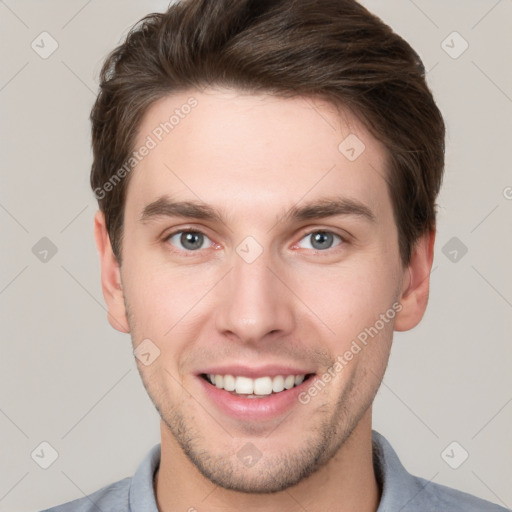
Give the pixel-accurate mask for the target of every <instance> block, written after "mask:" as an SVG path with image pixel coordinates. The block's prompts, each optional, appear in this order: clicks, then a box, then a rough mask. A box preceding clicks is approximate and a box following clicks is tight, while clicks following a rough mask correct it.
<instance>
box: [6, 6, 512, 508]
mask: <svg viewBox="0 0 512 512" xmlns="http://www.w3.org/2000/svg"><path fill="white" fill-rule="evenodd" d="M363 3H364V5H366V6H367V7H368V8H369V9H370V10H372V11H373V12H375V13H376V14H378V15H379V16H380V17H382V19H383V20H384V21H385V22H387V23H388V24H390V25H391V26H392V27H393V28H394V29H395V30H396V31H397V32H398V33H399V34H400V35H402V36H403V37H404V38H405V39H407V40H408V41H409V42H410V43H411V44H412V46H413V47H414V48H415V49H416V50H417V51H418V53H419V54H420V55H421V57H422V59H423V60H424V63H425V67H426V69H427V70H428V81H429V84H430V86H431V88H432V89H433V92H434V95H435V97H436V99H437V101H438V104H439V106H440V108H441V110H442V112H443V114H444V116H445V118H446V122H447V128H448V136H447V155H446V156H447V159H446V176H445V180H444V185H443V190H442V193H441V196H440V198H439V205H440V208H439V226H438V235H437V243H436V255H435V260H434V271H433V273H432V280H431V299H430V304H429V308H428V310H427V313H426V315H425V318H424V320H423V322H422V323H421V324H420V326H418V327H417V328H416V329H414V330H413V331H411V332H408V333H399V334H397V335H396V336H395V343H394V346H393V350H392V356H391V360H390V365H389V368H388V372H387V374H386V377H385V379H384V383H383V385H382V387H381V389H380V391H379V394H378V396H377V399H376V402H375V407H374V428H375V429H376V430H378V431H380V432H381V433H382V434H384V435H385V436H386V437H387V438H388V439H389V440H390V441H391V443H392V445H393V446H394V448H395V449H396V450H397V452H398V454H399V456H400V457H401V459H402V462H403V464H404V465H405V466H406V468H407V469H408V470H409V471H410V472H412V473H414V474H418V475H420V476H423V477H424V478H427V479H429V480H430V479H432V480H433V481H434V482H437V483H443V484H445V485H449V486H452V487H456V488H458V489H461V490H464V491H467V492H471V493H473V494H476V495H477V496H481V497H483V498H485V499H488V500H491V501H494V502H496V503H501V504H502V505H505V506H507V507H509V508H510V507H511V506H512V486H511V485H510V484H511V473H512V470H511V467H512V428H511V419H512V404H511V401H512V386H511V381H512V378H511V371H510V368H511V362H512V361H511V359H512V357H511V356H512V345H511V343H510V341H511V334H510V333H511V332H512V277H511V272H510V261H512V242H511V217H512V188H511V187H512V173H511V168H510V156H509V152H510V149H511V142H512V138H511V135H512V126H511V125H512V69H511V65H510V62H511V59H510V55H511V49H512V1H511V0H500V1H483V0H481V1H477V0H458V1H451V2H445V1H441V0H437V1H430V2H427V1H424V0H415V1H412V0H393V1H387V2H382V1H379V0H365V1H364V2H363ZM166 5H167V2H164V1H146V2H134V1H126V0H123V1H120V0H115V1H113V0H107V1H105V0H103V1H101V2H100V1H99V0H89V1H83V0H82V1H74V0H73V1H70V0H66V1H64V0H61V1H54V0H51V1H50V0H46V1H40V0H38V1H35V0H32V1H14V0H8V1H7V0H6V1H0V43H1V44H0V52H1V63H2V65H1V69H0V108H1V118H0V123H1V124H0V126H1V128H0V130H1V132H0V140H1V144H2V151H1V162H0V168H1V182H0V222H1V226H2V251H1V258H2V264H1V266H0V272H1V273H0V314H1V322H2V324H1V325H2V342H1V355H0V375H1V386H0V432H1V437H0V460H1V461H2V463H1V465H0V511H10V512H12V511H20V512H23V511H30V510H38V509H41V508H46V507H49V506H51V505H56V504H58V503H61V502H64V501H68V500H71V499H74V498H77V497H81V496H83V495H84V494H88V493H91V492H93V491H95V490H97V489H99V488H100V487H102V486H104V485H106V484H108V483H111V482H114V481H116V480H119V479H121V478H124V477H126V476H131V475H132V474H133V472H134V471H135V469H136V467H137V465H138V464H139V462H140V461H141V459H142V458H143V456H144V455H145V453H146V452H147V451H148V450H149V448H150V447H151V446H153V445H154V444H155V443H157V442H159V421H158V420H159V418H158V415H157V413H156V411H155V410H154V408H153V406H152V404H151V402H150V400H149V398H148V397H147V395H146V393H145V391H144V388H143V386H142V384H141V382H140V380H139V376H138V373H137V370H136V366H135V362H134V359H133V355H132V353H131V342H130V338H129V336H128V335H123V334H120V333H118V332H117V331H114V330H113V329H112V328H111V327H110V326H109V325H108V323H107V320H106V311H105V307H104V302H103V297H102V293H101V286H100V273H99V263H98V257H97V252H96V248H95V245H94V238H93V231H92V227H93V216H94V213H95V211H96V202H95V199H94V197H93V194H92V192H91V191H90V189H89V185H88V178H89V169H90V163H91V152H90V142H89V121H88V115H89V111H90V108H91V105H92V102H93V100H94V97H95V91H96V90H97V76H98V73H99V69H100V66H101V62H102V60H103V58H104V56H105V55H106V54H107V52H108V51H110V50H111V49H112V48H113V47H114V46H115V45H116V44H118V43H119V42H120V39H121V37H122V36H123V35H125V34H126V32H127V30H128V28H129V27H130V26H131V25H132V24H133V23H134V22H136V21H137V20H138V19H139V18H140V17H142V16H143V15H145V14H147V13H149V12H152V11H160V10H163V9H164V8H165V7H166ZM43 31H47V32H48V33H49V34H51V36H52V37H53V38H54V39H55V40H56V41H57V42H58V45H59V46H58V49H57V50H56V51H55V52H54V53H53V54H52V55H51V56H49V57H48V58H47V59H43V58H41V57H40V55H39V54H38V53H36V52H35V51H34V50H33V49H32V47H31V44H32V41H34V40H35V42H36V43H38V41H39V45H40V46H42V45H43V44H42V43H41V42H40V41H41V37H40V36H39V34H41V32H43ZM453 31H457V32H458V33H459V34H460V35H461V36H462V38H464V40H465V41H467V43H468V44H469V47H468V48H467V50H466V51H465V52H464V53H462V54H461V55H459V56H458V57H457V58H453V55H455V54H456V53H459V52H460V50H461V49H462V48H463V46H462V45H463V44H464V43H463V40H462V39H460V38H458V36H455V38H454V36H450V37H448V36H449V35H450V34H451V33H452V32H453ZM45 37H46V36H45ZM447 37H448V39H447ZM45 41H46V42H45V43H44V46H45V48H46V50H48V48H50V41H49V39H46V40H45ZM443 41H445V43H443ZM447 51H448V52H451V53H452V56H450V55H449V54H448V53H447ZM42 237H48V238H49V239H50V240H51V241H52V242H53V244H55V246H56V248H57V253H56V254H55V255H54V256H53V257H50V256H51V253H49V255H48V256H47V261H46V262H42V261H40V259H39V258H38V257H36V255H35V254H34V253H33V251H32V248H33V247H34V245H35V244H36V243H38V241H39V240H40V239H41V238H42ZM453 237H456V238H457V240H455V241H452V242H449V241H450V240H451V239H452V238H453ZM447 244H448V245H447ZM452 244H455V245H452ZM462 244H463V245H462ZM463 246H465V247H466V248H467V253H466V254H465V255H462V251H461V248H463ZM443 248H444V249H443ZM453 250H456V251H457V253H456V261H452V260H453V259H454V257H455V253H454V252H453ZM36 252H37V251H36ZM450 252H451V254H450ZM43 441H46V442H48V443H50V445H51V446H52V447H53V448H54V449H55V450H56V451H57V452H58V458H57V460H56V461H55V462H54V463H53V464H52V465H51V466H50V467H49V468H48V469H42V468H41V467H40V466H39V465H38V463H36V461H35V460H34V459H36V460H37V461H38V462H39V463H44V460H43V459H44V457H48V454H49V451H48V450H46V451H45V452H44V453H45V456H44V457H40V458H39V459H38V458H37V457H36V456H34V459H33V458H32V457H31V453H33V452H34V450H35V449H36V448H38V447H39V445H40V443H41V442H43ZM453 441H456V442H457V443H458V445H457V446H455V449H454V451H451V449H452V448H453V446H452V447H451V448H449V449H448V450H447V452H446V451H445V448H446V447H447V446H448V445H450V443H452V442H453ZM459 446H460V447H462V448H460V447H459ZM462 449H464V450H466V451H467V452H468V453H469V457H468V458H467V460H465V461H464V463H462V464H461V465H460V466H459V467H458V468H457V469H453V468H452V467H450V466H449V465H448V463H447V462H446V461H447V460H448V461H449V462H450V463H451V464H452V465H458V464H459V463H460V461H461V460H462V458H461V457H462V456H461V454H462V453H463V452H462V451H461V450H462ZM43 451H44V450H43ZM36 453H41V452H40V448H39V452H38V451H37V450H36ZM442 453H445V456H444V458H443V457H442ZM446 453H448V455H450V457H447V455H446ZM47 462H48V460H47ZM200 503H201V504H200V505H199V504H198V506H197V508H198V510H208V502H207V500H206V501H204V502H200Z"/></svg>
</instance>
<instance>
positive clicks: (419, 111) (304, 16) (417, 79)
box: [91, 0, 445, 265]
mask: <svg viewBox="0 0 512 512" xmlns="http://www.w3.org/2000/svg"><path fill="white" fill-rule="evenodd" d="M207 86H227V87H231V88H235V89H240V90H243V91H247V92H254V93H270V94H274V95H278V96H279V95H281V96H285V97H290V96H295V95H308V96H319V97H323V98H326V99H328V100H329V101H331V102H332V103H333V104H335V105H341V106H344V107H346V108H348V109H350V110H351V111H352V112H354V113H355V114H356V115H357V116H358V118H359V119H361V121H362V122H363V123H364V124H365V126H366V127H367V129H368V130H369V131H370V132H371V133H372V134H373V135H374V136H375V137H376V138H377V139H378V140H380V141H381V142H382V143H383V144H384V145H385V147H386V148H387V150H388V154H387V157H388V159H387V170H386V172H387V176H386V179H387V183H388V191H389V194H390V197H391V201H392V204H393V212H394V217H395V221H396V224H397V228H398V236H399V249H400V257H401V260H402V263H403V264H404V265H407V264H408V263H409V261H410V256H411V250H412V247H413V245H414V242H415V241H416V240H417V239H418V238H419V237H420V236H421V235H422V234H424V233H425V232H427V231H429V230H431V229H434V228H435V217H436V206H435V200H436V197H437V195H438V193H439V189H440V186H441V181H442V175H443V169H444V137H445V126H444V122H443V118H442V115H441V113H440V111H439V109H438V107H437V106H436V104H435V102H434V99H433V97H432V94H431V92H430V89H429V87H428V86H427V84H426V81H425V69H424V67H423V64H422V62H421V59H420V58H419V57H418V55H417V53H416V52H415V51H414V50H413V49H412V48H411V46H410V45H409V44H408V43H407V42H406V41H404V40H403V39H402V38H401V37H400V36H398V35H397V34H395V33H394V32H393V31H392V30H391V28H390V27H389V26H387V25H386V24H384V23H383V22H382V21H381V20H380V19H379V18H377V17H376V16H375V15H373V14H371V13H370V12H369V11H368V10H367V9H365V8H364V7H363V6H362V5H360V4H359V3H357V2H356V1H355V0H182V1H181V2H178V3H175V4H173V5H171V6H170V7H169V9H168V10H167V11H166V12H165V13H157V14H150V15H148V16H146V17H145V18H143V19H142V20H140V21H139V22H138V23H137V24H136V25H135V26H134V27H133V28H132V29H131V31H130V32H129V33H128V35H127V37H126V40H125V41H124V43H123V44H121V45H120V46H118V47H117V48H116V49H115V50H114V51H113V52H112V53H111V54H110V55H109V56H108V57H107V59H106V61H105V63H104V65H103V68H102V70H101V75H100V92H99V94H98V97H97V99H96V102H95V104H94V107H93V109H92V112H91V121H92V147H93V156H94V160H93V164H92V170H91V186H92V188H93V190H94V191H95V193H96V197H97V199H98V203H99V207H100V209H101V211H103V212H104V214H105V218H106V226H107V230H108V233H109V236H110V240H111V243H112V250H113V252H114V254H115V256H116V258H117V259H118V261H119V263H121V242H122V235H123V216H124V203H125V198H126V190H127V186H128V183H129V178H130V175H131V174H130V173H123V176H124V174H126V177H125V178H124V179H122V180H118V181H119V183H117V182H116V183H114V184H113V185H112V186H110V187H108V193H106V190H107V189H106V188H104V185H105V184H106V183H107V182H109V180H110V183H112V178H113V177H115V176H114V175H115V173H116V171H117V170H118V169H121V168H122V166H124V165H125V163H126V161H127V159H129V157H130V154H131V152H132V151H133V146H134V142H135V138H136V135H137V130H138V128H139V125H140V122H141V119H142V116H143V115H144V114H145V113H146V112H147V110H148V109H149V107H150V106H151V105H152V104H153V103H154V102H155V101H157V100H159V99H161V98H162V97H164V96H167V95H169V94H172V93H173V92H178V91H185V90H188V89H192V88H200V89H202V88H204V87H207ZM118 177H119V176H118ZM98 191H101V194H98V193H97V192H98Z"/></svg>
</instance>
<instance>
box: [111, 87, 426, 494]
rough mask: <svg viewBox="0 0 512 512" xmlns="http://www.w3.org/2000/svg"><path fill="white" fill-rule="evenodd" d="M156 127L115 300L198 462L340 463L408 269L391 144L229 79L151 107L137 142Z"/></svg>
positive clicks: (253, 469) (379, 364) (382, 356)
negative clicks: (233, 85) (391, 188)
mask: <svg viewBox="0 0 512 512" xmlns="http://www.w3.org/2000/svg"><path fill="white" fill-rule="evenodd" d="M190 98H194V100H191V99H190ZM186 104H189V105H192V104H193V105H194V106H193V107H192V108H182V106H183V105H186ZM175 109H181V110H180V112H181V113H182V115H180V116H178V117H179V121H176V119H177V118H175V119H174V121H175V124H173V127H172V129H170V128H169V126H167V130H168V132H169V133H166V131H165V130H164V129H163V128H162V125H161V123H165V121H168V120H169V118H170V116H171V115H172V114H173V112H175ZM185 112H187V113H186V114H185ZM148 137H149V139H148ZM347 137H349V139H347ZM356 137H357V138H356ZM150 139H151V140H153V142H154V143H155V144H154V147H151V149H150V151H149V152H148V154H147V155H146V156H145V157H144V158H143V159H142V160H141V161H140V163H139V164H138V165H137V166H136V168H135V170H134V171H133V174H132V176H131V181H130V183H129V186H128V190H127V198H126V206H125V216H124V238H123V242H122V243H123V248H122V257H123V262H122V266H121V268H120V279H121V288H120V289H121V290H122V291H121V292H120V293H122V298H123V305H122V306H120V305H118V309H117V310H115V308H114V307H112V308H110V311H111V313H112V315H113V316H117V318H118V319H121V318H127V326H126V329H125V330H129V331H130V333H131V337H132V340H133V346H134V348H135V349H136V350H137V347H140V348H139V352H140V351H142V352H143V353H144V354H146V355H145V356H144V357H145V359H143V361H144V362H141V361H139V360H137V365H138V368H139V371H140V374H141V376H142V379H143V382H144V385H145V387H146V389H147V392H148V393H149V396H150V397H151V399H152V401H153V402H154V404H155V406H156V408H157V410H158V411H159V413H160V415H161V418H162V420H163V422H164V423H165V425H166V427H167V428H168V431H169V432H170V433H171V434H172V436H173V439H175V441H176V442H177V443H178V444H179V446H181V448H182V449H183V451H184V452H185V453H186V454H187V456H188V458H189V459H190V461H192V462H193V463H194V464H195V466H196V467H197V468H198V469H199V471H200V472H201V473H202V474H203V475H204V476H206V477H207V478H209V479H210V480H211V481H213V482H214V483H216V484H218V485H220V486H222V487H224V488H228V489H233V490H238V491H245V492H272V491H277V490H282V489H285V488H287V487H289V486H290V485H293V484H295V483H297V482H299V481H300V480H301V479H302V478H304V477H305V476H308V475H310V474H312V473H313V472H314V471H316V470H317V469H318V468H319V467H321V466H323V465H325V464H326V463H327V462H328V461H329V460H331V459H332V457H333V456H334V455H335V454H336V452H337V451H338V450H339V448H340V447H341V446H342V445H343V442H344V441H345V440H346V439H347V438H348V436H349V435H350V433H351V432H352V431H353V430H354V429H355V428H356V427H357V425H358V423H359V421H360V419H361V418H362V417H363V416H364V415H366V414H368V412H369V410H370V406H371V402H372V400H373V398H374V396H375V394H376V392H377V389H378V386H379V384H380V381H381V378H382V376H383V373H384V370H385V367H386V364H387V359H388V355H389V350H390V346H391V340H392V332H393V326H394V323H395V321H397V318H398V316H399V314H400V313H399V310H400V309H401V307H402V306H401V305H400V304H399V302H400V300H401V299H402V298H403V295H404V289H405V284H404V283H406V281H408V280H407V279H406V277H408V276H409V274H408V269H404V268H403V267H402V265H401V262H400V257H399V251H398V235H397V228H396V225H395V222H394V219H393V212H392V205H391V202H390V199H389V196H388V191H387V186H386V182H385V180H384V178H383V176H385V173H386V171H385V154H386V153H385V148H384V147H382V146H381V145H380V143H379V142H378V141H377V140H376V139H375V138H373V137H372V136H371V135H370V134H369V132H368V131H367V130H366V129H365V128H364V127H363V126H362V124H361V123H359V122H358V120H357V119H356V118H355V117H353V116H351V115H350V114H348V112H344V111H340V110H337V109H336V108H335V107H334V106H333V105H331V104H329V103H326V102H322V101H320V100H318V99H312V98H304V97H299V98H293V99H291V98H286V99H284V98H278V97H275V96H267V95H246V94H242V93H241V92H238V91H233V90H226V89H207V90H205V91H203V92H198V91H195V90H191V91H188V92H183V93H180V94H174V95H172V96H169V97H167V98H165V99H163V100H161V101H159V102H158V103H156V104H154V105H153V106H152V108H151V109H150V110H149V111H148V112H147V113H146V116H145V117H144V119H143V121H142V123H141V126H140V130H139V135H138V140H137V143H136V147H137V148H139V147H141V146H143V145H144V144H147V145H148V146H153V143H149V144H148V142H149V140H150ZM159 139H161V140H159ZM343 141H345V142H343ZM340 143H341V146H340ZM362 144H364V150H363V145H362ZM351 148H353V150H351ZM361 151H362V152H361ZM359 153H360V154H359ZM354 157H356V158H354ZM124 307H125V308H126V309H125V310H124V309H123V308H124ZM418 320H419V319H418ZM121 324H123V321H122V320H120V322H118V324H117V325H118V328H119V325H121ZM364 333H366V335H365V334H364ZM363 340H364V341H363ZM141 344H142V345H141ZM356 347H358V348H356ZM148 353H149V354H150V355H147V354H148ZM350 354H351V355H350ZM336 363H338V364H336ZM329 376H330V378H329ZM212 381H213V383H212ZM291 386H293V387H291ZM269 393H270V394H269ZM177 446H178V445H177Z"/></svg>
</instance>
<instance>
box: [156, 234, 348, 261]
mask: <svg viewBox="0 0 512 512" xmlns="http://www.w3.org/2000/svg"><path fill="white" fill-rule="evenodd" d="M181 233H195V234H200V235H203V236H205V237H206V238H209V237H208V235H207V234H206V233H204V232H203V231H201V230H199V229H186V228H185V229H179V230H177V231H173V232H172V233H170V234H168V235H165V236H164V238H163V241H164V242H166V243H167V245H168V246H170V247H171V249H170V250H171V252H174V253H179V254H182V255H183V254H184V255H185V257H187V258H190V257H196V256H198V255H200V253H201V252H203V249H197V250H195V251H190V250H186V249H182V250H180V249H177V248H175V247H174V246H172V245H171V244H169V243H168V242H169V240H170V239H171V238H172V237H173V236H175V235H178V234H181ZM315 233H326V234H331V235H334V236H335V237H338V238H339V239H340V240H341V242H340V243H339V244H338V245H336V246H334V247H331V248H329V249H325V250H319V249H308V250H313V251H314V254H318V253H325V254H326V255H327V254H332V252H333V251H335V250H336V247H338V248H339V247H340V246H344V245H346V244H347V243H348V241H347V238H346V237H344V236H342V235H340V234H338V233H335V232H334V231H329V230H327V229H314V230H312V231H309V232H307V233H304V235H303V236H302V237H301V239H300V240H303V239H304V238H306V237H308V236H311V235H313V234H315ZM300 240H299V242H300ZM294 245H297V244H294Z"/></svg>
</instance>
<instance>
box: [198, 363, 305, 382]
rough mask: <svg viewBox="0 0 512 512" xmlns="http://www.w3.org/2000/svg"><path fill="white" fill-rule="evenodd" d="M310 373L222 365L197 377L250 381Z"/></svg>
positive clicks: (273, 366) (277, 367)
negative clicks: (246, 378)
mask: <svg viewBox="0 0 512 512" xmlns="http://www.w3.org/2000/svg"><path fill="white" fill-rule="evenodd" d="M310 373H315V372H314V371H312V370H308V369H303V368H297V367H293V366H283V365H267V366H259V367H250V366H243V365H224V366H216V367H208V368H204V369H203V370H200V371H199V372H198V374H199V375H201V374H212V375H233V376H234V377H249V378H251V379H257V378H258V377H277V376H278V375H282V376H283V377H286V376H287V375H307V374H310Z"/></svg>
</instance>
